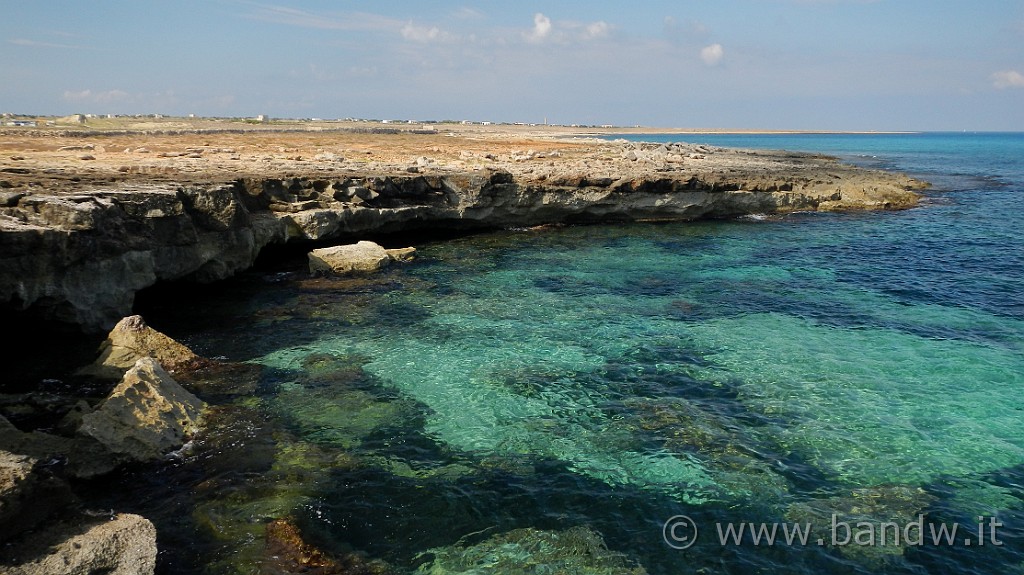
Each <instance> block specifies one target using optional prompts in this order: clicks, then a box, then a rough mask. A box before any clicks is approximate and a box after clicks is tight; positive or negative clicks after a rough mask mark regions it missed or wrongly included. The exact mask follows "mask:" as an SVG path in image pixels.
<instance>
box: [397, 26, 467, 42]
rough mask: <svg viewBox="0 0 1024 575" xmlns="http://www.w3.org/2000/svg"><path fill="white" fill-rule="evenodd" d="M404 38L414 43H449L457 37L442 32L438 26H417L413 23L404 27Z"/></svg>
mask: <svg viewBox="0 0 1024 575" xmlns="http://www.w3.org/2000/svg"><path fill="white" fill-rule="evenodd" d="M401 32H402V38H405V39H406V40H409V41H412V42H447V41H450V40H454V39H455V37H454V36H453V35H452V34H450V33H448V32H445V31H444V30H441V29H440V28H438V27H437V26H431V27H429V28H428V27H426V26H416V25H414V24H413V23H412V22H409V23H408V24H406V25H405V26H402V30H401Z"/></svg>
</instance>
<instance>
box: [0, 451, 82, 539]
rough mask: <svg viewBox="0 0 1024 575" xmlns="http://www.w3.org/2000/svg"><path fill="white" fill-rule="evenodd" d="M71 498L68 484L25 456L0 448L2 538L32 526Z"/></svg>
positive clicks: (0, 527)
mask: <svg viewBox="0 0 1024 575" xmlns="http://www.w3.org/2000/svg"><path fill="white" fill-rule="evenodd" d="M70 501H71V491H70V489H69V488H68V485H67V484H66V483H65V482H64V481H61V480H60V479H58V478H56V477H54V476H53V475H52V474H50V472H49V471H48V470H46V469H40V465H39V462H38V460H36V459H34V458H32V457H28V456H26V455H16V454H14V453H9V452H7V451H0V541H5V540H7V539H9V538H10V537H12V536H14V535H16V534H18V533H20V532H22V531H27V530H29V529H32V528H33V527H35V526H36V525H38V524H39V523H40V522H42V521H43V520H44V519H46V518H47V517H48V516H50V515H51V514H52V513H53V512H54V511H56V510H57V509H58V508H60V507H62V506H64V505H66V504H68V503H69V502H70Z"/></svg>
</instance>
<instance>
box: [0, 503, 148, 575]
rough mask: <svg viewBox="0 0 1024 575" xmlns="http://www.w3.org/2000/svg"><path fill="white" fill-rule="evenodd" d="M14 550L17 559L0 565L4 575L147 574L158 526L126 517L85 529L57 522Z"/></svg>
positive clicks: (122, 515) (84, 526)
mask: <svg viewBox="0 0 1024 575" xmlns="http://www.w3.org/2000/svg"><path fill="white" fill-rule="evenodd" d="M12 551H13V552H16V553H17V554H18V555H20V557H13V558H5V559H4V560H3V561H2V562H0V571H2V572H3V573H6V574H7V575H55V574H57V573H60V574H61V575H91V574H94V573H104V574H106V575H148V574H150V573H153V572H154V570H155V569H156V528H155V527H154V526H153V524H152V523H151V522H150V521H149V520H148V519H146V518H144V517H141V516H139V515H131V514H127V513H124V514H119V515H116V516H115V517H113V518H104V519H102V520H100V521H95V520H94V521H93V522H91V523H87V524H84V525H83V524H69V523H59V524H55V525H52V526H50V527H49V528H47V529H45V530H44V531H42V532H40V533H36V534H33V536H32V537H31V538H30V539H29V541H28V542H27V545H25V546H18V547H17V548H16V549H14V550H12ZM6 553H7V552H6V551H5V554H6ZM8 562H10V563H8ZM2 563H8V564H7V565H4V564H2Z"/></svg>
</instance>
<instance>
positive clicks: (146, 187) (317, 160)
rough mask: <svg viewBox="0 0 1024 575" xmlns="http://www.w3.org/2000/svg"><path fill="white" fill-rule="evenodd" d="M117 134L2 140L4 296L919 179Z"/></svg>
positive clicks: (873, 191)
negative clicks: (371, 242)
mask: <svg viewBox="0 0 1024 575" xmlns="http://www.w3.org/2000/svg"><path fill="white" fill-rule="evenodd" d="M201 136H202V135H200V136H198V137H201ZM129 137H130V136H128V135H117V136H116V137H115V136H110V137H107V138H104V137H101V136H97V137H96V138H95V139H96V140H97V143H89V144H83V140H89V139H90V138H74V140H73V141H74V146H70V147H73V148H74V149H69V146H68V145H66V143H65V142H64V141H63V140H62V139H61V138H59V137H53V138H50V139H45V141H44V142H40V141H39V140H40V138H36V139H35V140H32V141H31V142H29V141H28V140H30V139H25V138H23V140H24V141H20V140H16V141H14V142H13V143H12V142H5V145H6V149H5V150H4V154H5V155H6V156H7V157H5V158H4V159H3V160H2V161H3V163H2V165H0V187H2V189H0V302H2V304H3V305H4V306H5V307H6V308H7V309H8V310H9V311H11V310H15V311H28V312H29V313H32V314H35V315H36V316H38V317H40V318H43V319H47V320H55V321H59V322H64V323H68V324H73V325H76V326H79V327H80V328H82V329H83V330H85V331H91V332H100V331H105V330H107V329H109V328H110V327H111V326H113V325H114V323H116V322H117V321H118V320H119V319H120V318H122V317H124V316H126V315H129V314H130V313H131V311H132V305H133V301H134V297H135V294H136V292H137V291H139V290H141V289H143V288H146V287H149V286H152V285H154V284H157V283H158V282H164V281H169V280H182V279H185V280H194V281H197V282H211V281H216V280H220V279H224V278H227V277H230V276H232V275H234V274H236V273H238V272H240V271H242V270H245V269H247V268H248V267H250V266H251V265H252V264H253V262H254V261H255V260H256V258H257V256H258V255H259V254H260V251H261V250H262V249H263V248H265V247H266V246H268V245H271V244H284V243H288V242H314V241H315V242H320V243H327V242H330V241H331V240H335V239H338V240H339V241H341V240H351V239H358V238H359V237H361V236H363V235H367V234H384V233H393V232H405V231H419V230H422V231H430V230H473V229H488V228H502V227H513V226H534V225H540V224H552V223H591V222H604V221H636V220H696V219H704V218H726V217H734V216H739V215H743V214H751V213H784V212H793V211H800V210H812V211H813V210H821V211H832V210H857V209H899V208H906V207H910V206H913V205H914V204H915V203H916V202H917V199H918V197H919V196H918V194H917V193H916V192H915V191H913V190H915V189H919V188H922V187H924V184H922V183H921V182H919V181H916V180H913V179H911V178H908V177H906V176H902V175H899V174H892V173H887V172H880V171H871V170H865V169H860V168H855V167H851V166H847V165H843V164H841V163H839V162H838V161H837V160H835V159H833V158H827V157H821V156H815V155H804V154H793V153H788V152H760V151H758V152H754V151H743V150H726V149H721V148H709V147H704V146H695V145H688V144H671V145H655V144H636V143H628V142H621V141H620V142H609V141H599V140H582V141H581V140H559V139H543V140H536V141H534V140H523V139H521V138H520V139H516V140H510V139H508V138H507V137H506V138H505V139H502V138H499V137H496V136H495V137H492V138H490V139H481V138H480V137H476V138H472V139H471V138H461V137H458V136H457V135H454V134H452V135H451V136H450V137H447V138H445V137H442V136H423V135H401V136H380V135H376V136H373V137H372V138H371V140H372V142H370V143H367V142H368V141H369V140H367V138H369V137H368V136H366V135H360V134H349V135H344V136H343V135H338V134H331V135H320V136H315V137H314V136H305V135H304V136H302V137H297V136H294V135H292V136H287V135H282V134H277V135H274V134H249V135H245V136H237V137H238V138H243V137H244V138H245V139H244V140H242V141H244V142H245V143H244V144H239V143H238V142H233V147H226V145H222V143H220V142H206V143H205V144H204V145H198V146H197V145H194V142H191V141H186V140H187V139H186V138H185V137H184V136H159V137H157V136H149V137H148V138H147V139H146V142H148V144H149V145H148V146H147V147H142V146H139V147H132V146H130V145H129V146H127V147H125V148H124V149H123V150H118V151H116V152H111V151H108V150H111V149H117V148H121V146H122V145H123V143H121V142H120V141H119V140H117V138H122V139H124V138H129ZM196 137H197V136H192V138H193V139H194V138H196ZM216 137H221V138H223V135H220V136H209V137H208V139H211V140H213V139H216ZM275 138H276V139H275ZM288 138H291V139H290V140H289V139H288ZM389 138H390V140H389ZM285 140H287V141H286V142H285ZM278 141H280V142H283V144H282V145H280V146H277V147H274V146H273V144H274V143H276V142H278ZM136 143H137V142H136ZM190 143H191V144H193V145H189V144H190ZM83 145H84V146H88V150H87V151H88V154H87V155H88V156H89V159H84V157H85V156H84V155H83V154H82V150H83V149H84V148H82V146H83ZM19 146H20V147H19ZM161 149H162V150H164V151H159V150H161ZM173 149H181V150H185V151H186V152H188V153H184V152H168V151H166V150H173ZM11 150H17V154H16V155H10V152H11Z"/></svg>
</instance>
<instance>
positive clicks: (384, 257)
mask: <svg viewBox="0 0 1024 575" xmlns="http://www.w3.org/2000/svg"><path fill="white" fill-rule="evenodd" d="M389 263H391V256H389V255H388V252H387V250H385V249H384V248H382V247H380V245H378V244H376V243H374V242H367V241H362V242H359V243H356V244H348V245H344V246H334V247H330V248H321V249H317V250H313V251H311V252H309V272H310V273H311V274H318V273H331V272H333V273H336V274H348V273H353V272H374V271H377V270H379V269H381V268H383V267H384V266H386V265H388V264H389Z"/></svg>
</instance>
